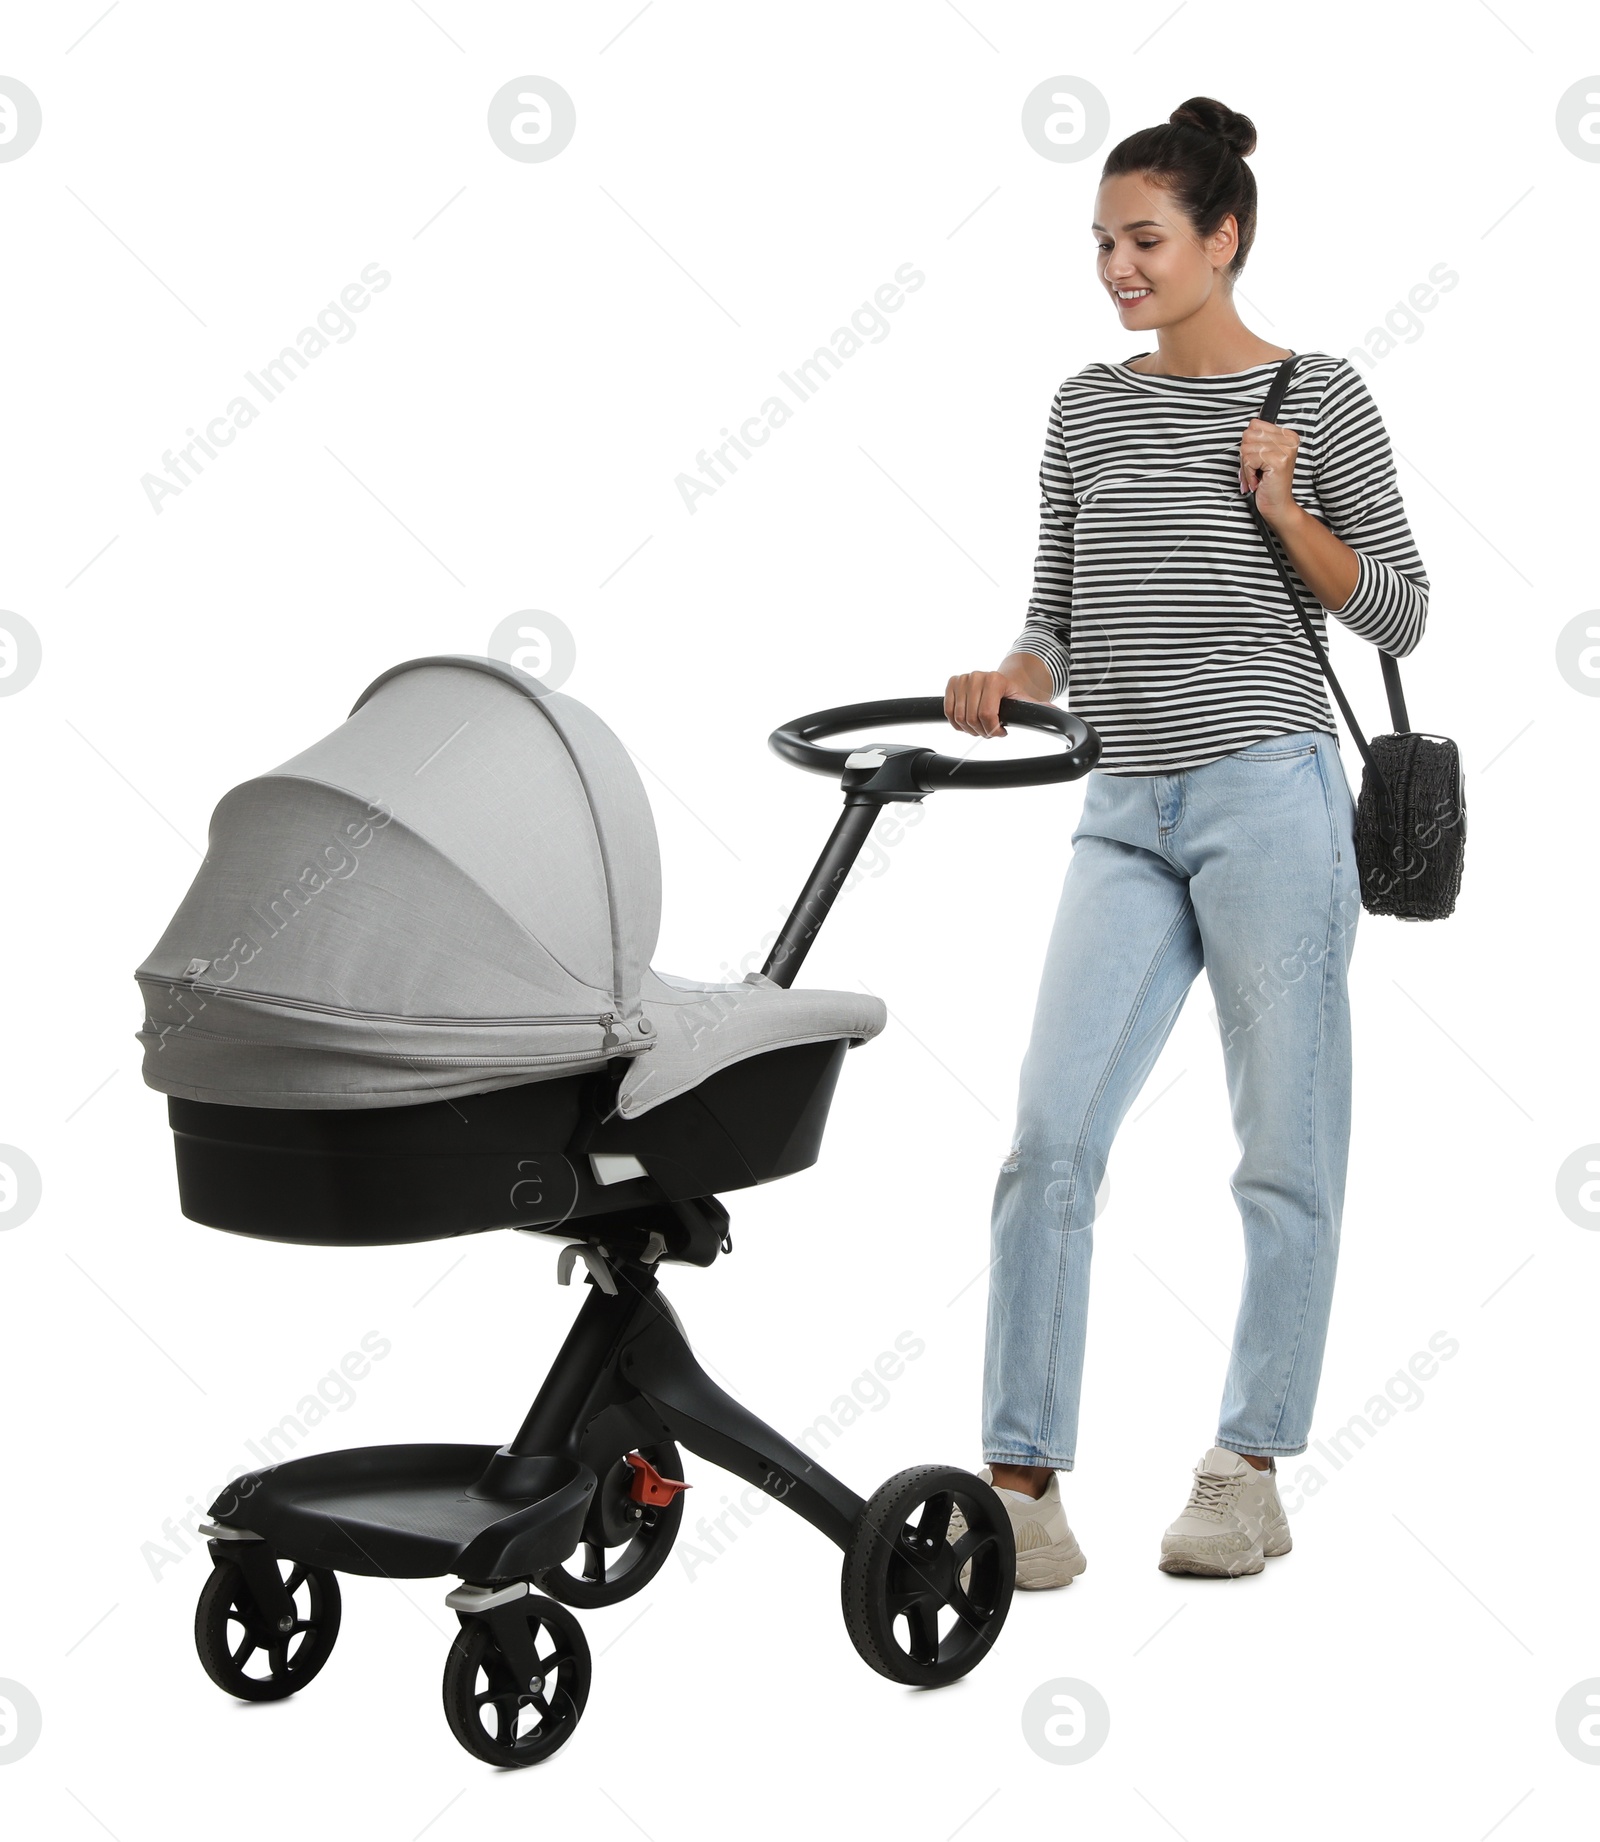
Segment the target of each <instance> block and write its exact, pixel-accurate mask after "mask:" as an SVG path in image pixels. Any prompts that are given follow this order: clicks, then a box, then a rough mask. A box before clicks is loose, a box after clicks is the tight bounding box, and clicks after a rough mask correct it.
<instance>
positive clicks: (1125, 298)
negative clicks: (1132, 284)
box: [1111, 288, 1154, 306]
mask: <svg viewBox="0 0 1600 1842" xmlns="http://www.w3.org/2000/svg"><path fill="white" fill-rule="evenodd" d="M1111 292H1112V293H1113V294H1114V295H1115V296H1116V297H1117V299H1118V301H1119V302H1120V303H1121V304H1122V305H1123V306H1127V305H1128V304H1129V303H1130V302H1132V301H1142V300H1147V299H1148V298H1149V297H1150V295H1151V294H1152V293H1153V292H1154V290H1153V289H1151V288H1113V289H1112V290H1111Z"/></svg>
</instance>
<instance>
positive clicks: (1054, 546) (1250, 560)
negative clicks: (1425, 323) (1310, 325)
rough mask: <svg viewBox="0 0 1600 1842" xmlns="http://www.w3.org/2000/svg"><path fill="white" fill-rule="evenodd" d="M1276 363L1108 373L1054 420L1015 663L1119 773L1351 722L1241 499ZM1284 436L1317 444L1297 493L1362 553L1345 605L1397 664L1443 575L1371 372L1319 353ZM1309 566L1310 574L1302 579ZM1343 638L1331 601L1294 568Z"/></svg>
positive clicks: (1292, 389) (1192, 763) (1067, 397)
mask: <svg viewBox="0 0 1600 1842" xmlns="http://www.w3.org/2000/svg"><path fill="white" fill-rule="evenodd" d="M1276 370H1277V363H1276V361H1274V362H1271V363H1268V364H1264V365H1256V366H1254V367H1252V368H1251V369H1250V370H1248V371H1236V372H1230V373H1227V374H1225V375H1223V376H1219V377H1159V376H1146V375H1145V374H1144V373H1142V372H1139V371H1133V370H1130V369H1129V368H1128V366H1127V365H1126V364H1092V365H1089V366H1087V367H1086V368H1085V369H1084V370H1083V371H1080V372H1079V373H1078V375H1077V376H1076V377H1070V378H1068V379H1067V381H1066V382H1065V383H1064V384H1063V385H1062V386H1061V388H1060V390H1059V391H1058V392H1057V393H1056V397H1055V401H1054V403H1053V404H1052V405H1051V409H1050V423H1049V429H1048V432H1047V434H1046V437H1045V448H1044V460H1043V462H1042V463H1041V465H1040V468H1039V486H1040V493H1041V505H1040V532H1039V551H1038V558H1037V561H1036V563H1035V565H1034V580H1033V593H1032V595H1031V597H1030V598H1029V601H1028V619H1027V625H1026V626H1025V627H1024V628H1023V630H1022V632H1021V634H1020V635H1019V636H1018V637H1017V639H1016V640H1015V641H1014V643H1013V648H1014V650H1018V651H1024V652H1032V653H1036V654H1037V655H1038V656H1039V657H1040V658H1041V659H1043V660H1044V661H1045V662H1046V663H1047V664H1048V665H1049V667H1050V676H1051V679H1052V682H1053V685H1054V695H1055V696H1056V697H1057V698H1059V697H1061V696H1062V695H1063V694H1066V695H1067V697H1068V701H1069V703H1070V705H1071V707H1072V709H1073V710H1075V711H1076V712H1077V713H1078V714H1079V715H1080V716H1082V717H1083V718H1084V720H1085V721H1086V722H1088V723H1091V724H1092V725H1093V726H1094V728H1095V729H1096V730H1098V732H1099V734H1100V736H1101V739H1102V742H1103V744H1104V748H1103V752H1102V754H1101V757H1100V767H1101V768H1102V769H1103V770H1104V771H1105V772H1107V773H1112V774H1165V773H1173V772H1176V771H1177V770H1178V769H1180V768H1186V767H1198V766H1200V765H1201V764H1202V763H1204V762H1207V761H1214V760H1216V759H1217V758H1218V757H1219V756H1222V755H1226V754H1231V753H1232V752H1233V751H1234V750H1235V749H1239V748H1245V747H1247V746H1248V745H1249V744H1250V743H1252V742H1259V741H1263V740H1265V739H1266V738H1267V737H1269V736H1276V735H1292V734H1294V733H1296V732H1297V731H1299V730H1303V729H1328V730H1332V729H1333V727H1334V719H1333V711H1332V709H1331V707H1330V705H1329V702H1328V696H1327V687H1326V684H1325V681H1324V679H1323V677H1322V674H1321V672H1320V670H1319V669H1318V666H1317V661H1316V658H1315V656H1314V655H1313V653H1312V651H1311V647H1310V645H1309V644H1308V642H1307V640H1306V636H1305V633H1304V630H1303V629H1302V628H1301V626H1300V623H1299V621H1298V620H1297V619H1296V617H1295V612H1294V609H1293V607H1292V606H1291V604H1290V602H1289V598H1288V596H1287V595H1286V594H1285V593H1284V589H1283V584H1282V582H1280V581H1279V579H1278V576H1277V573H1276V571H1275V570H1274V568H1273V565H1272V559H1271V557H1270V556H1268V554H1267V550H1266V546H1265V544H1264V543H1263V542H1262V539H1261V535H1260V533H1259V532H1258V531H1257V529H1256V527H1255V525H1254V523H1253V522H1252V521H1251V518H1250V516H1249V512H1248V510H1247V509H1246V506H1245V504H1244V501H1243V497H1242V495H1241V493H1240V491H1239V472H1238V469H1239V443H1240V440H1241V438H1242V436H1243V434H1244V430H1245V425H1246V423H1248V422H1249V420H1250V418H1251V417H1252V416H1255V415H1258V414H1259V413H1260V410H1261V405H1262V402H1263V400H1264V399H1265V397H1266V394H1267V389H1268V386H1269V385H1270V384H1271V382H1272V379H1273V375H1274V373H1275V372H1276ZM1277 420H1278V422H1279V423H1280V424H1281V425H1283V426H1284V427H1286V428H1291V429H1293V430H1294V431H1295V432H1296V433H1297V434H1298V435H1299V436H1300V452H1299V455H1298V457H1297V459H1296V463H1295V473H1294V496H1295V498H1296V499H1297V500H1298V502H1299V503H1300V505H1301V506H1303V507H1304V509H1305V510H1306V511H1308V512H1310V513H1312V514H1313V515H1314V516H1316V517H1318V518H1320V519H1321V520H1322V522H1323V523H1324V524H1326V525H1327V526H1328V527H1329V529H1330V530H1332V531H1333V533H1334V534H1335V536H1337V537H1339V538H1341V539H1343V541H1344V542H1345V543H1347V544H1348V545H1349V546H1350V548H1351V549H1352V550H1354V551H1355V552H1356V554H1357V557H1358V559H1359V564H1360V569H1359V573H1358V575H1357V578H1356V586H1355V590H1354V592H1353V593H1352V595H1351V596H1350V599H1349V600H1348V601H1347V602H1346V603H1345V605H1344V606H1343V607H1342V608H1337V609H1334V610H1333V613H1334V616H1335V618H1336V619H1338V620H1340V621H1342V622H1343V623H1344V625H1345V626H1346V627H1348V628H1349V629H1350V630H1351V631H1352V632H1353V633H1358V634H1360V635H1361V637H1362V638H1363V639H1365V640H1370V641H1371V642H1372V644H1373V645H1374V646H1378V647H1381V648H1382V649H1383V650H1384V651H1385V652H1389V653H1393V654H1395V655H1396V656H1397V657H1400V656H1403V655H1404V654H1406V653H1408V652H1410V651H1412V649H1413V648H1414V647H1415V646H1416V644H1417V642H1418V641H1419V640H1420V639H1421V638H1422V630H1423V626H1424V623H1425V622H1426V619H1427V613H1428V578H1427V576H1426V574H1425V573H1424V571H1423V567H1422V559H1421V558H1420V557H1419V556H1418V555H1417V548H1416V545H1415V543H1414V542H1413V541H1412V536H1411V530H1410V527H1409V525H1408V524H1407V522H1406V515H1405V508H1404V506H1403V505H1402V504H1401V502H1400V494H1399V491H1398V489H1397V487H1396V484H1395V468H1394V458H1393V455H1392V454H1391V452H1390V448H1389V438H1388V435H1387V434H1386V433H1385V430H1384V426H1383V421H1382V418H1381V417H1380V416H1379V414H1378V410H1377V406H1376V404H1374V402H1373V400H1372V397H1371V395H1370V394H1369V393H1368V390H1367V387H1366V385H1365V384H1364V383H1363V382H1362V380H1361V377H1360V375H1359V373H1358V372H1357V371H1356V370H1355V369H1354V368H1353V367H1352V366H1351V365H1350V363H1349V361H1348V360H1346V359H1343V358H1332V357H1329V356H1328V354H1327V353H1325V352H1308V353H1303V354H1301V355H1300V359H1299V363H1298V364H1297V365H1296V367H1295V370H1294V375H1293V379H1292V381H1291V383H1290V386H1289V392H1288V395H1287V397H1286V398H1285V400H1284V404H1283V408H1282V410H1281V411H1280V412H1279V415H1278V418H1277ZM1291 570H1292V566H1291ZM1292 573H1293V575H1294V581H1295V586H1296V587H1297V588H1298V589H1299V590H1300V593H1301V597H1302V599H1303V600H1304V602H1305V605H1306V612H1307V613H1308V615H1309V616H1310V618H1311V621H1312V625H1313V626H1314V627H1315V628H1316V630H1317V637H1318V638H1319V639H1321V640H1322V641H1323V642H1324V644H1326V638H1327V624H1326V620H1325V618H1324V610H1323V609H1322V607H1321V606H1320V605H1319V604H1318V602H1317V599H1316V597H1315V596H1314V595H1313V594H1312V593H1311V591H1310V589H1308V588H1307V587H1306V586H1305V584H1304V582H1303V581H1302V580H1301V578H1300V576H1299V573H1298V572H1297V571H1292Z"/></svg>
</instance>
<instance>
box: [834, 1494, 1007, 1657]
mask: <svg viewBox="0 0 1600 1842" xmlns="http://www.w3.org/2000/svg"><path fill="white" fill-rule="evenodd" d="M957 1502H959V1503H960V1505H961V1513H962V1515H963V1516H964V1517H965V1518H966V1522H967V1530H966V1533H965V1534H964V1535H963V1536H962V1538H961V1540H960V1542H959V1543H957V1544H954V1545H952V1544H951V1543H950V1542H949V1541H948V1540H947V1532H948V1527H949V1519H950V1508H951V1506H952V1504H954V1503H957ZM919 1509H920V1510H921V1512H922V1513H921V1514H920V1515H919V1514H918V1513H917V1512H918V1511H919ZM913 1517H915V1518H916V1519H915V1521H913ZM963 1574H967V1576H968V1583H967V1588H966V1590H965V1591H963V1589H962V1587H961V1584H960V1581H961V1576H962V1575H963ZM1016 1574H1017V1560H1016V1543H1015V1539H1014V1537H1013V1535H1012V1532H1011V1519H1010V1517H1009V1516H1007V1514H1006V1511H1005V1505H1004V1504H1003V1503H1001V1501H1000V1499H999V1498H998V1497H997V1496H996V1495H995V1493H994V1492H993V1490H991V1489H990V1487H989V1486H988V1485H987V1484H986V1483H984V1482H983V1480H982V1479H981V1478H977V1477H974V1476H973V1475H972V1473H971V1472H970V1471H961V1470H958V1469H957V1468H956V1467H955V1466H953V1465H913V1466H912V1467H911V1469H910V1470H909V1471H901V1472H899V1473H898V1474H897V1475H896V1476H894V1477H892V1478H890V1479H889V1481H888V1482H887V1483H886V1484H883V1485H880V1486H879V1488H878V1489H877V1490H875V1491H874V1492H873V1494H872V1495H871V1497H869V1498H868V1500H867V1503H866V1506H865V1508H864V1509H863V1510H862V1512H861V1517H860V1519H859V1521H858V1522H857V1523H856V1527H855V1532H854V1534H853V1535H852V1536H851V1538H850V1545H849V1546H848V1547H847V1548H846V1549H845V1555H844V1567H843V1570H842V1573H841V1578H840V1598H841V1600H842V1603H843V1606H844V1622H845V1629H846V1630H847V1631H849V1633H850V1639H851V1642H852V1643H853V1644H854V1645H855V1647H856V1649H857V1650H858V1651H860V1653H861V1655H862V1657H863V1658H864V1659H865V1661H866V1662H868V1663H870V1664H871V1666H872V1667H873V1668H874V1669H875V1670H877V1672H878V1673H879V1675H882V1676H887V1677H889V1679H890V1680H891V1681H892V1682H903V1683H906V1684H908V1685H909V1686H910V1687H913V1688H942V1687H943V1686H944V1685H945V1684H946V1683H947V1682H955V1681H958V1680H959V1679H960V1678H961V1677H962V1676H964V1675H966V1673H967V1672H968V1671H969V1670H971V1669H975V1668H976V1667H977V1665H978V1664H979V1663H981V1662H982V1661H983V1659H984V1657H986V1656H987V1655H988V1653H989V1650H990V1647H991V1646H992V1645H993V1643H994V1640H995V1639H996V1638H997V1637H998V1636H999V1635H1000V1629H1001V1627H1002V1626H1003V1625H1004V1623H1005V1621H1006V1613H1007V1612H1008V1611H1009V1610H1010V1609H1011V1594H1012V1589H1013V1588H1014V1587H1015V1585H1016ZM947 1608H948V1609H949V1610H951V1611H952V1612H953V1613H954V1614H955V1616H954V1617H953V1618H952V1619H951V1620H950V1621H949V1625H948V1628H946V1629H945V1630H943V1631H941V1630H940V1628H939V1614H940V1612H941V1611H943V1610H945V1609H947ZM902 1619H903V1620H904V1622H905V1637H904V1638H903V1639H902V1636H901V1624H900V1621H901V1620H902Z"/></svg>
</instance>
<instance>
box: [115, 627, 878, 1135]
mask: <svg viewBox="0 0 1600 1842" xmlns="http://www.w3.org/2000/svg"><path fill="white" fill-rule="evenodd" d="M660 918H661V865H660V856H659V852H658V849H657V845H656V834H655V822H654V820H653V818H652V816H651V812H650V805H649V801H648V800H647V798H646V796H645V791H644V787H643V785H642V784H641V782H640V780H639V776H638V774H637V772H636V771H635V769H634V766H633V763H632V761H631V759H630V758H629V756H628V752H627V750H626V749H625V748H624V747H623V746H622V744H621V742H619V741H618V739H617V738H616V736H615V735H613V734H612V732H611V731H610V730H609V729H608V728H607V727H606V725H605V724H604V723H602V722H601V721H600V719H599V718H598V717H596V716H595V715H594V714H593V712H592V711H590V710H589V709H587V708H586V707H585V706H584V705H583V704H581V703H578V702H577V701H576V700H575V699H573V698H570V697H566V696H563V695H562V694H561V693H559V692H548V691H545V690H544V688H543V687H542V686H541V685H540V684H538V682H537V681H536V680H534V679H532V678H529V677H527V676H526V675H525V674H524V673H522V672H519V671H516V670H514V669H513V668H512V667H510V666H506V665H501V664H499V663H497V662H496V661H494V660H490V659H474V658H434V659H419V660H415V661H413V662H412V663H410V664H406V665H400V666H396V667H395V668H394V669H393V670H391V671H389V672H386V673H385V674H384V675H383V676H382V677H381V678H379V679H378V680H377V681H376V682H375V683H374V684H373V685H372V686H371V687H369V689H368V690H367V691H366V692H365V693H364V694H363V696H362V697H361V699H360V701H359V702H358V703H357V704H356V707H355V709H354V710H353V711H352V712H351V714H350V716H349V718H348V720H347V721H345V722H344V723H343V724H341V725H340V727H339V728H337V729H336V730H334V731H333V733H332V734H331V735H328V736H325V737H324V738H323V739H322V740H321V741H320V742H317V743H315V744H313V746H312V747H310V748H308V749H306V750H305V751H304V752H303V753H301V754H298V755H295V756H293V757H292V758H291V759H290V760H288V761H286V762H284V763H283V764H282V766H280V767H276V768H274V769H272V770H271V771H270V772H269V773H266V774H262V775H259V776H257V777H256V778H255V779H253V780H248V781H246V782H244V784H243V785H241V786H238V787H235V788H234V789H233V791H232V792H231V793H229V794H227V795H226V796H225V797H224V798H223V800H222V801H221V803H220V804H219V805H218V807H217V809H216V811H215V813H214V814H213V816H212V821H211V833H210V842H209V847H208V849H207V852H206V857H205V861H204V863H203V864H202V865H201V867H200V870H199V872H198V874H197V875H196V877H195V879H194V882H193V884H192V885H191V887H190V889H189V892H188V894H187V895H186V896H185V897H184V900H183V903H182V905H181V906H180V907H179V909H178V911H177V913H176V914H175V915H174V916H173V918H172V921H171V924H170V925H169V926H168V928H167V930H166V932H165V933H164V934H163V935H162V937H161V940H160V942H159V943H158V945H157V946H156V948H155V950H154V951H153V952H152V953H151V954H150V956H149V958H148V959H147V960H146V961H145V963H144V964H143V965H142V966H141V967H140V968H139V971H138V973H137V974H136V976H137V978H138V981H139V985H140V988H141V991H142V993H143V996H144V999H145V1005H146V1017H145V1022H144V1027H143V1028H142V1029H141V1031H140V1032H139V1036H140V1041H141V1042H142V1043H143V1044H144V1050H145V1054H144V1076H145V1079H146V1081H147V1082H148V1083H149V1084H150V1085H151V1086H152V1087H154V1088H156V1089H158V1090H159V1091H160V1092H162V1093H166V1094H171V1095H177V1096H180V1097H182V1098H185V1099H190V1100H199V1101H210V1102H217V1103H221V1104H224V1105H233V1106H251V1107H279V1108H305V1109H319V1108H359V1107H394V1106H408V1105H416V1104H420V1103H422V1102H425V1101H433V1100H440V1099H445V1098H448V1097H450V1096H452V1095H458V1094H474V1093H484V1092H487V1091H489V1090H491V1089H494V1088H502V1087H512V1086H516V1085H519V1084H521V1083H523V1082H528V1081H536V1080H540V1079H543V1078H548V1077H552V1076H556V1075H564V1074H571V1073H575V1072H579V1071H581V1070H583V1069H586V1068H599V1067H602V1066H603V1065H604V1064H605V1063H606V1062H607V1061H608V1060H609V1059H611V1058H612V1057H614V1056H622V1055H625V1056H628V1057H630V1058H631V1060H630V1065H629V1068H628V1070H627V1074H626V1077H625V1079H624V1081H623V1083H622V1087H621V1093H620V1096H619V1101H618V1105H619V1109H620V1111H621V1112H622V1113H623V1114H624V1115H625V1116H627V1115H635V1114H638V1113H642V1112H646V1111H648V1110H649V1109H650V1108H651V1107H653V1106H656V1105H658V1104H659V1103H660V1102H662V1101H664V1100H667V1099H670V1098H671V1097H672V1096H673V1095H675V1094H678V1093H682V1092H683V1091H684V1090H685V1089H687V1088H689V1087H693V1086H695V1085H696V1084H698V1083H699V1082H700V1081H702V1080H704V1079H705V1078H706V1076H708V1075H709V1074H711V1073H713V1072H714V1071H715V1070H716V1069H718V1068H721V1067H725V1066H727V1065H728V1064H730V1063H732V1062H737V1061H741V1060H743V1059H744V1058H746V1057H748V1056H751V1055H756V1054H760V1053H762V1052H764V1051H766V1050H768V1049H773V1048H779V1047H782V1046H785V1045H787V1044H791V1043H800V1042H816V1041H824V1040H832V1039H839V1038H847V1039H851V1040H855V1041H860V1040H862V1039H864V1038H866V1037H869V1036H874V1035H876V1034H877V1032H878V1031H879V1030H881V1029H882V1028H883V1025H884V1021H885V1011H884V1007H883V1005H882V1003H881V1001H880V1000H878V999H877V998H873V997H869V996H867V995H866V994H864V993H850V992H827V991H806V990H802V991H788V990H783V989H781V988H780V987H778V986H777V985H775V984H773V983H772V982H771V981H770V980H767V979H764V978H763V977H762V976H761V975H760V974H759V973H752V974H751V975H750V977H749V978H747V979H746V980H745V981H744V982H743V983H742V984H734V985H712V984H696V983H694V982H692V981H689V980H685V979H674V978H670V977H667V976H664V975H661V974H658V973H656V972H654V971H653V970H652V969H651V967H650V959H651V956H652V954H653V953H654V951H655V946H656V937H657V933H658V931H659V927H660Z"/></svg>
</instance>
